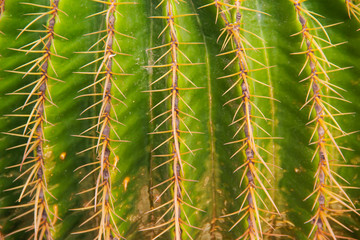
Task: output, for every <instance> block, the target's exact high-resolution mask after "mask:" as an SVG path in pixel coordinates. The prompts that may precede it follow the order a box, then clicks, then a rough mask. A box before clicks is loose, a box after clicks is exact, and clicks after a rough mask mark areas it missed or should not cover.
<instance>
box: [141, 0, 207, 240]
mask: <svg viewBox="0 0 360 240" xmlns="http://www.w3.org/2000/svg"><path fill="white" fill-rule="evenodd" d="M181 2H183V1H181V0H179V1H178V0H162V1H161V2H160V4H159V5H158V6H157V7H159V6H163V5H165V8H166V16H154V17H152V18H159V19H165V20H166V26H165V28H164V29H163V31H162V32H161V33H160V35H159V37H160V36H161V35H162V34H164V33H167V34H168V35H167V36H166V37H167V39H169V42H168V43H166V44H164V45H162V46H159V47H154V48H152V49H150V50H154V49H159V48H165V47H168V48H169V49H168V50H167V51H166V52H165V54H163V55H162V56H161V57H160V58H159V59H157V60H156V61H155V63H154V64H156V63H158V62H159V61H160V60H162V59H163V58H165V57H166V56H170V57H169V58H170V62H169V63H167V64H164V65H160V64H159V65H154V66H148V67H152V68H170V69H169V70H166V71H167V72H166V73H165V74H164V75H162V76H161V77H160V78H158V79H156V80H155V81H153V82H152V83H151V85H153V84H155V83H157V82H159V81H160V80H161V79H165V80H166V79H167V78H168V79H169V80H170V81H171V87H169V88H166V89H160V90H158V89H156V90H150V91H148V92H170V94H169V95H167V97H165V98H164V99H163V100H162V101H160V102H159V103H157V104H156V105H154V106H153V107H152V109H151V110H153V109H154V108H156V107H158V106H159V105H160V104H162V103H164V102H166V101H167V100H169V101H170V105H171V107H170V110H168V111H166V112H164V113H161V114H159V115H157V116H155V117H154V118H153V119H152V120H151V121H153V120H155V119H157V118H159V117H162V116H163V117H166V118H165V120H163V121H162V122H161V123H160V124H159V125H158V126H157V127H156V129H155V130H154V132H153V134H170V137H168V138H167V139H166V140H165V141H164V142H162V143H161V144H160V145H158V146H157V147H155V148H154V149H153V150H152V151H153V152H154V151H156V150H157V149H159V148H160V147H162V146H166V145H167V144H169V145H170V148H171V153H170V154H168V155H166V156H165V155H154V157H170V159H169V160H167V161H165V162H163V163H161V164H159V165H158V166H156V167H154V168H153V170H155V169H157V168H158V167H161V166H164V165H165V164H167V163H168V164H172V165H171V169H172V177H170V178H169V179H167V180H165V181H163V182H161V183H159V184H157V185H155V186H153V187H152V189H154V188H157V187H159V186H162V185H163V184H166V183H168V185H167V187H166V188H165V190H164V191H163V192H162V193H161V194H160V195H159V196H158V198H157V199H156V200H155V201H158V200H159V199H160V197H161V196H163V195H164V194H165V192H166V191H168V190H169V191H170V190H171V191H172V200H170V201H168V202H167V203H166V204H163V205H160V206H159V207H157V208H155V209H152V210H151V211H150V212H152V211H155V210H158V209H160V208H162V207H166V206H168V205H170V207H169V208H168V209H167V210H166V211H165V213H164V214H163V215H162V216H161V217H160V218H159V219H158V220H157V221H156V223H155V226H152V227H149V228H146V229H143V230H152V229H156V228H160V227H165V226H166V229H165V230H163V231H162V232H160V233H159V234H158V235H156V236H155V237H154V238H153V239H157V238H158V237H160V236H161V235H163V234H165V233H166V232H167V231H170V229H174V239H175V240H181V239H183V232H185V234H186V235H187V236H188V237H189V238H190V239H193V238H192V237H191V236H190V234H189V232H188V231H187V230H186V229H185V228H184V226H185V225H186V226H188V227H191V228H196V229H198V228H197V227H195V226H192V225H191V223H190V222H189V219H188V217H187V215H186V212H185V211H184V205H185V206H188V207H190V208H193V209H195V210H200V209H198V208H196V207H194V206H192V205H190V204H189V203H187V202H186V201H185V199H184V197H183V194H184V193H185V194H186V195H187V197H188V198H189V200H190V201H191V199H190V195H189V194H188V193H187V191H186V189H185V188H184V184H183V182H184V181H191V180H189V179H185V177H184V164H187V165H189V166H190V167H192V166H191V165H190V164H189V163H188V162H186V161H185V160H184V159H183V157H182V156H183V155H185V154H188V153H193V152H194V150H191V149H190V148H189V147H188V146H187V145H186V143H185V141H184V140H183V139H182V138H181V137H180V134H181V133H183V134H184V133H190V134H195V133H196V132H192V131H190V129H189V128H188V127H187V126H186V124H185V122H184V117H190V118H195V117H193V116H192V115H190V114H187V113H185V112H183V111H182V110H180V108H179V104H180V102H181V103H182V104H184V105H185V106H187V107H188V108H189V109H190V110H191V111H192V109H191V108H190V106H189V105H188V104H187V103H186V102H185V101H184V99H183V98H182V97H181V96H180V90H191V89H196V88H197V86H196V85H195V84H194V83H193V82H192V81H191V80H190V79H189V78H188V77H186V76H185V75H184V74H183V73H182V72H181V70H180V68H181V66H186V65H196V63H192V62H191V61H190V60H189V59H188V57H186V55H185V54H184V53H183V52H182V51H181V50H180V49H179V46H180V45H186V44H194V43H183V42H180V41H179V33H178V30H181V31H182V30H184V28H183V27H181V26H179V25H178V24H177V23H176V21H175V19H177V18H179V17H185V16H190V15H194V14H183V15H177V14H176V4H180V3H181ZM180 55H181V56H182V57H184V58H185V59H187V60H188V61H189V63H180V62H179V58H180ZM182 79H184V80H186V81H187V82H189V83H190V84H192V85H193V86H194V87H193V88H182V87H180V86H179V84H180V83H181V82H180V80H182ZM192 112H193V111H192ZM195 119H196V118H195ZM167 122H168V123H169V125H170V129H169V130H165V131H158V129H159V128H161V127H162V126H165V125H166V123H167ZM180 123H182V125H183V126H185V128H186V131H184V130H181V129H180ZM181 143H182V144H183V145H184V146H185V147H186V148H187V149H188V152H181V149H180V144H181ZM200 211H202V210H200ZM171 212H172V216H171V218H170V220H168V221H166V222H165V223H162V224H159V223H160V221H162V220H163V219H164V218H165V216H166V215H167V214H168V213H171ZM184 217H185V218H184Z"/></svg>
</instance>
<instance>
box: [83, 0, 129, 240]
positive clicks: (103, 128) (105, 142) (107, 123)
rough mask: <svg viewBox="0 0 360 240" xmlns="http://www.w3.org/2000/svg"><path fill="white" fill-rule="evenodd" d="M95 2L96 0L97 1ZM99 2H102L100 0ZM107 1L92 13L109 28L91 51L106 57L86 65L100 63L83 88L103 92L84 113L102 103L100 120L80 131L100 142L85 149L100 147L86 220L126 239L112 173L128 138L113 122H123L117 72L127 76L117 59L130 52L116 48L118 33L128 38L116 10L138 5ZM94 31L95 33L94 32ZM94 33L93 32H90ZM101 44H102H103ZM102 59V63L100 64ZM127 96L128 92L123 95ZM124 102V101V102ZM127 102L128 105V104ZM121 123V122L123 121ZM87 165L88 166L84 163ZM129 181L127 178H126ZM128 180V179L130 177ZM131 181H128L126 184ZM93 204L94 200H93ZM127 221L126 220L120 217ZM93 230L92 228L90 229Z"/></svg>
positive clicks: (101, 233)
mask: <svg viewBox="0 0 360 240" xmlns="http://www.w3.org/2000/svg"><path fill="white" fill-rule="evenodd" d="M94 1H95V0H94ZM96 2H99V1H96ZM101 3H103V4H105V6H106V7H107V9H106V10H105V11H102V12H100V13H96V14H92V15H91V16H97V15H104V16H105V22H106V29H105V30H104V31H97V32H95V33H105V35H104V36H103V37H101V38H100V41H97V42H96V43H95V44H94V45H92V47H90V49H89V50H88V52H91V51H92V49H93V48H95V47H96V46H99V48H100V49H101V50H99V51H96V52H97V53H100V54H101V55H102V56H100V57H99V58H98V59H96V60H94V61H92V62H90V63H88V64H86V65H84V66H83V67H85V66H89V65H94V64H99V67H98V69H97V70H96V71H94V72H86V73H85V74H93V75H95V79H94V83H93V84H91V85H89V86H87V87H85V88H83V89H82V90H81V91H83V90H85V89H88V88H89V87H92V86H93V87H94V89H95V91H96V89H97V87H101V88H102V93H101V94H97V93H94V94H90V96H97V95H101V100H100V101H98V102H96V103H95V104H93V105H91V106H90V107H88V108H87V109H85V110H84V111H83V112H85V111H87V110H89V109H91V108H94V107H96V106H100V113H99V115H98V116H97V120H98V121H97V123H96V124H95V125H94V126H92V127H90V128H89V129H87V130H85V131H84V132H83V133H81V134H80V136H81V137H86V138H90V139H93V138H97V143H96V145H95V146H93V147H90V148H88V149H85V150H84V151H82V152H85V151H89V150H92V149H96V153H97V159H96V160H97V161H96V162H95V163H94V164H95V165H99V166H97V167H95V169H94V170H93V171H91V172H90V173H89V174H87V175H86V176H85V177H84V178H83V179H85V178H87V177H88V176H90V175H91V174H93V173H95V172H98V175H97V178H96V186H95V188H94V189H95V196H94V198H93V199H94V205H93V208H94V209H95V213H94V215H93V216H91V217H90V218H89V219H88V220H86V221H85V222H84V223H83V224H81V225H84V224H85V223H87V222H88V221H90V220H92V219H93V218H95V217H96V216H98V218H99V222H98V226H97V227H96V228H95V230H98V233H97V237H96V239H98V240H102V239H104V240H110V239H114V238H116V239H121V238H124V237H123V236H122V235H121V234H120V232H119V230H118V228H117V225H116V222H115V218H120V217H119V216H118V215H117V214H116V213H115V208H114V203H113V202H114V200H115V199H114V197H113V195H112V191H111V176H112V175H113V174H112V173H113V169H115V168H116V164H117V162H118V156H116V155H115V154H114V151H113V149H112V147H111V142H114V141H116V142H125V141H124V140H121V139H120V137H119V136H118V134H117V133H116V131H115V129H114V128H113V123H120V122H119V121H118V120H117V116H116V113H115V112H114V105H113V101H118V102H120V103H123V102H122V101H121V100H120V99H118V98H116V97H115V96H114V95H113V94H112V91H113V90H112V89H113V86H115V88H116V89H117V90H118V91H119V92H120V94H121V95H123V93H122V92H121V91H120V89H119V88H118V86H117V84H116V82H115V79H114V75H118V76H122V75H127V74H125V73H116V72H114V66H113V65H114V64H115V65H117V66H118V67H119V68H120V69H121V70H122V68H121V66H120V64H119V63H118V62H117V60H116V59H115V56H116V55H126V54H123V53H119V52H117V51H116V50H115V47H116V46H117V48H118V49H120V45H119V42H118V40H117V38H116V35H122V36H126V37H130V36H127V35H125V34H122V33H119V32H117V30H115V20H116V18H115V17H116V14H118V15H120V13H119V12H118V10H117V9H116V8H117V6H119V5H122V4H134V3H130V2H126V3H125V2H117V1H116V0H109V1H107V2H101ZM91 34H92V33H91ZM88 35H90V34H88ZM100 45H101V46H100ZM99 62H100V63H99ZM82 96H89V95H88V94H84V95H82ZM123 96H124V95H123ZM123 104H124V103H123ZM124 105H125V104H124ZM112 113H113V114H115V119H114V118H113V117H112ZM120 124H121V123H120ZM93 129H97V130H98V131H97V132H98V134H97V137H92V136H88V135H85V134H86V133H88V132H89V131H91V130H93ZM111 131H113V133H114V134H115V135H116V136H117V137H118V140H114V139H112V138H111V136H110V135H111ZM112 153H113V155H114V159H115V160H114V163H111V157H110V156H111V154H112ZM84 166H85V165H84ZM124 181H125V180H124ZM127 181H128V180H127ZM125 184H127V183H125ZM89 204H90V203H89ZM81 209H83V210H85V209H88V207H87V206H86V207H84V208H81ZM120 219H121V220H123V221H124V219H122V218H120ZM90 230H91V229H90ZM87 231H89V230H84V231H80V232H77V233H84V232H87Z"/></svg>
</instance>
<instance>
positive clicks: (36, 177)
mask: <svg viewBox="0 0 360 240" xmlns="http://www.w3.org/2000/svg"><path fill="white" fill-rule="evenodd" d="M2 3H4V1H2ZM26 4H28V5H33V4H32V3H26ZM58 5H59V0H50V7H46V9H48V10H49V11H48V12H46V13H44V14H42V15H40V17H37V18H36V19H35V20H33V21H32V22H31V23H29V24H28V25H27V26H26V27H25V28H24V29H23V30H22V31H21V33H20V34H19V36H20V35H21V34H22V33H24V32H25V31H27V30H28V28H29V27H30V26H31V25H32V24H33V23H35V22H36V21H38V20H39V19H40V18H42V17H45V16H49V22H48V25H47V27H46V30H45V31H42V30H41V31H40V30H39V32H45V36H44V37H41V38H40V39H39V40H37V41H34V42H32V43H30V44H27V45H25V46H23V47H21V48H20V49H13V50H15V51H20V52H26V53H41V56H40V57H39V58H37V59H35V60H33V61H31V62H29V63H27V64H24V65H22V66H20V67H18V68H16V69H15V71H12V72H15V73H16V72H17V73H21V72H18V71H16V70H17V69H21V68H23V67H26V66H30V69H29V70H28V71H27V72H26V73H25V75H24V77H25V76H27V75H32V74H33V73H37V74H36V75H39V78H38V79H37V80H35V81H34V82H33V84H30V85H27V86H26V87H22V88H20V89H19V90H16V91H15V92H14V93H19V91H23V90H25V89H27V88H28V87H30V86H33V88H32V89H31V91H30V92H29V93H23V94H24V95H27V99H26V101H25V104H24V105H23V106H22V107H21V109H23V108H24V107H26V106H31V105H32V106H33V107H32V110H31V113H30V114H29V115H27V116H28V121H27V123H26V124H25V125H24V126H23V129H24V130H23V134H22V135H23V136H27V138H28V140H27V143H26V144H25V152H24V155H23V158H22V161H21V164H19V166H20V170H21V168H22V166H23V165H27V163H28V162H31V163H33V165H30V167H29V168H28V169H27V170H26V171H25V172H24V173H22V174H21V175H20V176H19V177H21V176H23V175H25V174H29V175H28V177H27V180H26V182H25V184H24V185H23V187H22V192H21V194H20V197H19V202H20V201H21V200H22V199H23V198H24V197H25V196H32V200H31V202H30V205H28V204H23V205H20V206H19V207H27V206H31V205H32V206H33V211H34V223H33V225H32V226H30V227H29V228H27V229H32V230H34V233H33V235H32V238H33V239H35V240H37V239H44V238H45V239H52V233H51V230H52V229H53V224H54V223H55V221H56V218H57V216H56V213H52V212H51V211H50V208H49V205H48V202H47V198H46V194H50V192H49V190H48V189H47V184H46V177H45V154H44V143H45V142H46V141H47V140H46V138H45V136H44V125H45V123H46V122H47V120H46V114H45V107H46V104H47V103H50V104H53V103H52V100H51V96H50V92H49V89H48V80H49V79H51V77H50V76H49V74H48V69H49V66H51V67H52V63H51V57H52V56H54V55H56V56H58V55H57V54H54V53H52V51H51V48H54V49H55V46H54V44H53V43H54V37H55V35H57V34H55V32H54V27H55V22H56V18H57V17H58V11H59V9H58ZM34 6H37V5H34ZM37 7H39V6H37ZM40 7H41V6H40ZM38 46H42V50H40V51H39V50H35V49H36V48H37V47H38ZM26 48H29V49H26ZM33 97H35V98H36V99H35V100H33V101H30V99H32V98H33ZM30 103H31V104H30ZM17 129H19V128H15V129H13V130H10V132H9V133H8V134H9V135H14V136H21V135H19V134H16V133H14V131H15V130H17ZM27 166H29V165H27ZM30 186H33V187H32V189H31V190H27V188H28V187H30ZM50 195H51V194H50ZM51 215H53V216H54V219H53V220H51V218H50V216H51ZM14 233H16V232H14ZM12 234H13V233H10V234H9V235H12ZM9 235H8V236H9Z"/></svg>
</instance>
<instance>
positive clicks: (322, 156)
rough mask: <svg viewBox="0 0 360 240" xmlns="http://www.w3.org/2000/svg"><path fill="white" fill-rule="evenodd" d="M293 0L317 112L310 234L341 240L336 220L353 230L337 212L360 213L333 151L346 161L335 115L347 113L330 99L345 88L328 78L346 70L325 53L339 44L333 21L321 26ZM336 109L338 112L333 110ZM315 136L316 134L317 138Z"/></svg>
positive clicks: (313, 108) (310, 99)
mask: <svg viewBox="0 0 360 240" xmlns="http://www.w3.org/2000/svg"><path fill="white" fill-rule="evenodd" d="M292 2H293V3H294V7H295V11H296V14H297V17H298V20H299V22H300V24H301V31H300V32H299V33H298V34H301V36H302V45H305V49H306V50H305V51H303V52H299V53H296V54H303V55H305V56H306V62H305V64H304V66H303V68H302V69H301V72H303V71H304V69H306V68H309V69H310V75H309V76H308V77H306V78H305V79H303V80H302V81H309V90H308V93H307V97H306V103H305V104H304V105H303V107H305V106H306V105H311V109H310V114H311V113H313V114H314V115H315V117H314V118H313V119H312V120H311V121H310V122H309V124H310V123H312V124H314V125H315V128H314V131H313V133H312V135H311V139H310V142H311V143H310V144H313V145H316V150H315V152H314V155H313V158H312V160H314V159H315V158H317V159H318V161H319V163H318V168H317V171H316V174H315V179H316V180H315V186H314V191H313V192H312V193H311V194H310V195H309V196H308V197H307V198H309V197H311V196H315V203H314V205H313V208H315V214H314V216H313V217H312V218H311V219H310V222H311V223H312V224H313V227H312V230H311V232H310V234H309V238H310V237H311V239H316V240H320V239H329V238H332V239H334V240H335V239H341V238H344V237H341V236H338V235H336V234H335V232H334V230H333V226H332V225H333V223H335V224H338V225H340V226H342V227H344V228H345V229H347V230H349V231H350V229H349V228H347V227H346V226H345V225H344V224H342V223H341V222H340V221H338V220H337V219H335V218H334V215H336V214H337V213H338V212H346V211H349V210H350V211H353V212H355V213H356V214H358V213H357V212H356V210H355V206H354V204H353V202H352V201H351V199H350V198H349V196H348V195H347V194H346V193H345V191H344V188H345V187H343V186H341V185H340V183H339V182H338V179H341V180H343V181H345V182H347V181H346V180H345V179H344V178H342V177H341V176H340V175H339V174H338V173H336V172H335V170H334V168H335V167H336V166H341V165H339V164H337V163H334V159H335V158H336V156H335V155H333V154H332V153H333V152H334V151H332V149H335V151H337V152H338V153H339V154H340V156H341V157H342V158H343V160H345V157H344V155H343V154H342V150H344V149H347V148H344V147H341V146H339V145H338V144H337V143H336V139H337V138H340V137H343V136H346V135H348V134H347V133H345V132H344V131H343V130H342V129H341V127H340V125H339V124H338V122H337V121H336V119H335V117H336V116H341V115H345V113H341V112H340V111H339V110H337V109H336V108H335V107H334V106H332V105H330V103H329V99H335V100H340V101H346V100H345V99H344V98H343V96H342V95H341V94H340V93H339V90H342V89H341V88H340V87H338V86H336V85H334V84H332V83H331V82H330V77H329V73H331V72H334V71H339V70H344V69H343V68H340V67H338V66H336V65H335V64H333V63H331V62H329V61H328V59H327V58H326V55H325V53H324V52H323V50H324V49H327V48H331V47H334V46H336V45H334V44H332V43H331V42H330V40H329V36H328V34H327V32H326V28H327V27H330V26H333V25H334V24H333V25H329V26H322V25H321V23H320V22H319V21H318V20H317V19H316V18H315V17H314V13H312V12H310V11H308V10H306V9H305V8H304V7H303V6H302V4H301V3H302V2H303V1H292ZM309 22H312V23H315V24H316V25H318V27H309ZM316 31H321V32H322V33H323V34H324V35H325V37H326V38H320V37H319V36H318V34H317V32H316ZM323 45H326V46H323ZM337 45H338V44H337ZM326 68H331V70H327V69H326ZM302 81H301V82H302ZM334 111H335V112H336V113H333V112H334ZM315 135H317V139H316V136H315ZM315 139H316V140H315ZM316 156H317V157H316ZM347 183H348V182H347ZM330 203H339V205H341V206H342V207H343V208H344V209H343V210H339V209H334V208H332V205H331V204H330Z"/></svg>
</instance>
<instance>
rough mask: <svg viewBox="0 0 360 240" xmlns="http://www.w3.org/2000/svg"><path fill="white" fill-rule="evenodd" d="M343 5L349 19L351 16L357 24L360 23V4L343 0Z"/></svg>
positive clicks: (354, 0)
mask: <svg viewBox="0 0 360 240" xmlns="http://www.w3.org/2000/svg"><path fill="white" fill-rule="evenodd" d="M345 4H346V8H347V11H348V15H349V18H351V16H353V17H354V18H355V19H356V20H357V21H358V22H360V2H359V1H356V0H345Z"/></svg>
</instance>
